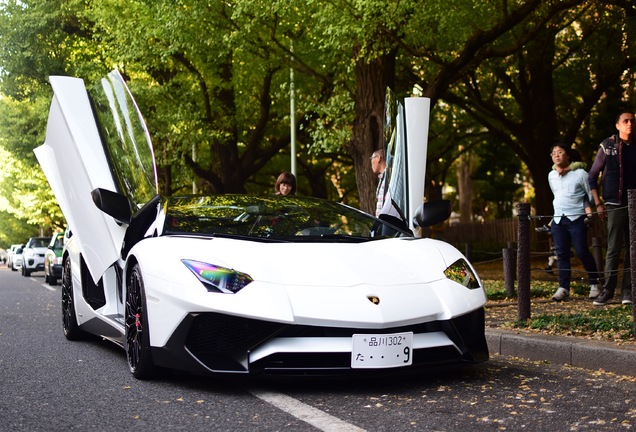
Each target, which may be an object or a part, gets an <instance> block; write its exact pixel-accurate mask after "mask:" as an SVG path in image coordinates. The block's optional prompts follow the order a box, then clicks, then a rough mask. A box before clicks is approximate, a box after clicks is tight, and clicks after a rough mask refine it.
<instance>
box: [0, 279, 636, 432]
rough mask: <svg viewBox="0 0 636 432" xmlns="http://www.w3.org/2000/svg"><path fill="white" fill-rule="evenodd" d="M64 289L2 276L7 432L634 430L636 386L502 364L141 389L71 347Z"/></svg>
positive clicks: (116, 368)
mask: <svg viewBox="0 0 636 432" xmlns="http://www.w3.org/2000/svg"><path fill="white" fill-rule="evenodd" d="M59 298H60V290H59V286H58V287H54V288H52V287H47V286H46V285H44V275H43V274H42V273H34V274H33V275H32V277H29V278H25V277H22V276H20V274H19V273H17V272H11V271H10V270H8V269H7V268H6V267H0V391H1V395H0V431H3V432H4V431H49V432H50V431H69V430H84V431H85V430H92V431H124V430H132V429H134V430H139V431H150V430H152V431H154V432H157V431H180V430H184V431H199V430H201V431H203V430H206V431H211V430H214V431H216V430H223V431H245V430H250V431H251V430H259V431H316V430H323V431H361V430H368V431H410V430H417V431H476V430H479V431H491V430H492V431H495V430H508V431H518V430H523V431H546V430H552V431H562V430H563V431H565V430H593V431H602V430H608V431H609V430H611V431H615V430H633V429H634V428H636V408H634V407H635V403H634V402H635V401H636V382H634V381H633V380H632V379H628V378H625V377H620V376H615V375H611V374H600V373H592V372H589V371H586V370H583V369H576V368H569V367H561V366H556V365H550V364H544V363H541V362H534V363H533V362H528V361H522V360H519V359H507V358H503V357H495V358H493V359H492V360H491V361H490V362H488V363H486V364H484V365H481V366H478V367H474V368H468V369H463V370H461V371H454V372H449V373H445V374H439V373H438V374H435V375H425V376H420V377H411V378H401V379H392V380H370V381H364V382H363V381H351V380H337V381H336V380H331V381H324V380H321V381H299V380H294V381H283V382H281V381H274V380H268V381H251V380H242V379H236V378H224V379H219V378H201V377H195V376H188V375H173V376H169V377H165V378H163V379H160V380H155V381H149V382H148V381H137V380H135V379H134V378H133V377H132V376H131V375H130V374H129V372H128V369H127V366H126V359H125V356H124V352H123V350H121V349H120V348H119V347H117V346H114V345H112V344H111V343H109V342H105V341H94V342H69V341H66V339H64V337H63V335H62V331H61V329H60V325H61V324H60V320H61V318H60V299H59Z"/></svg>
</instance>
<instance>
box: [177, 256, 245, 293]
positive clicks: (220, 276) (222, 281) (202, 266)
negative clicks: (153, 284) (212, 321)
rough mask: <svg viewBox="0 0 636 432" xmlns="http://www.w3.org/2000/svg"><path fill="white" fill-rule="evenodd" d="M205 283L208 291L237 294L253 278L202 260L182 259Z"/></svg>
mask: <svg viewBox="0 0 636 432" xmlns="http://www.w3.org/2000/svg"><path fill="white" fill-rule="evenodd" d="M181 262H182V263H184V264H185V265H186V267H188V268H189V269H190V271H191V272H192V273H194V274H195V276H196V277H197V278H198V279H199V280H200V281H201V283H203V285H205V287H206V288H207V290H208V291H211V292H220V293H225V294H235V293H237V292H239V291H240V290H242V289H243V288H245V287H246V286H247V285H248V284H249V283H250V282H252V281H253V280H254V279H252V278H251V277H250V276H249V275H246V274H245V273H241V272H237V271H234V270H231V269H228V268H225V267H219V266H215V265H212V264H208V263H204V262H201V261H192V260H181Z"/></svg>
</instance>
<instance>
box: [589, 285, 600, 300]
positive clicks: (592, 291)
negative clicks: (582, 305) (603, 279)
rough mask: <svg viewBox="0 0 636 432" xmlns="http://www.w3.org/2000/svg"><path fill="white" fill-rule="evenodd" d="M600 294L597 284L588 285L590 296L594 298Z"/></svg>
mask: <svg viewBox="0 0 636 432" xmlns="http://www.w3.org/2000/svg"><path fill="white" fill-rule="evenodd" d="M600 294H601V290H599V289H598V285H590V298H591V299H595V298H596V297H598V296H599V295H600Z"/></svg>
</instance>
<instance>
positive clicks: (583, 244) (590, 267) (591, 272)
mask: <svg viewBox="0 0 636 432" xmlns="http://www.w3.org/2000/svg"><path fill="white" fill-rule="evenodd" d="M584 219H585V218H582V217H580V218H578V219H576V220H574V221H571V220H570V219H568V218H567V217H561V220H560V221H559V223H556V222H553V223H552V226H551V230H552V239H553V240H554V246H555V247H556V251H557V268H558V269H559V286H560V287H562V288H565V289H567V290H569V289H570V277H571V273H572V270H571V266H570V248H571V247H572V246H574V251H575V252H576V256H577V257H579V259H580V260H581V262H582V263H583V267H584V268H585V271H586V272H587V277H588V280H589V283H590V285H596V284H598V269H597V268H596V262H595V261H594V257H593V256H592V254H591V253H590V249H589V248H588V246H587V227H586V226H585V222H584Z"/></svg>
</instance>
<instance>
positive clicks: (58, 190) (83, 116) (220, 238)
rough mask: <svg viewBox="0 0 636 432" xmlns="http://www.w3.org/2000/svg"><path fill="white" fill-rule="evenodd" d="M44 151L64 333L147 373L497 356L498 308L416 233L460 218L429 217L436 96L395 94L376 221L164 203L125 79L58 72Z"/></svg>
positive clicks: (295, 203)
mask: <svg viewBox="0 0 636 432" xmlns="http://www.w3.org/2000/svg"><path fill="white" fill-rule="evenodd" d="M50 81H51V85H52V87H53V90H54V98H53V101H52V104H51V110H50V115H49V121H48V127H47V134H46V142H45V143H44V144H43V145H41V146H40V147H38V148H37V149H36V150H35V152H36V155H37V157H38V160H39V162H40V164H41V166H42V168H43V170H44V172H45V174H46V176H47V179H48V181H49V183H50V185H51V187H52V189H53V191H54V193H55V195H56V197H57V199H58V202H59V204H60V207H61V209H62V211H63V212H64V215H65V217H66V219H67V222H68V224H69V227H70V230H71V233H72V235H71V236H70V238H69V239H68V241H67V243H66V246H65V250H64V255H63V268H64V271H63V276H62V323H63V330H64V334H65V336H66V338H67V339H70V340H74V339H81V338H82V337H83V336H85V335H87V334H94V335H99V336H101V337H104V338H107V339H109V340H111V341H113V342H115V343H117V344H119V345H121V346H122V347H123V348H125V350H126V356H127V359H128V365H129V367H130V370H131V372H132V373H133V375H134V376H135V377H137V378H140V379H143V378H148V377H152V376H154V375H155V374H156V373H157V372H158V371H161V370H162V369H163V368H169V369H178V370H183V371H189V372H192V373H200V374H209V373H233V374H287V375H315V374H319V375H336V374H379V373H400V372H415V371H423V370H430V369H432V368H438V367H452V366H459V365H462V364H471V363H477V362H482V361H485V360H487V359H488V348H487V345H486V340H485V337H484V304H485V302H486V295H485V292H484V289H483V286H482V283H481V281H480V279H479V277H478V276H477V274H476V273H475V271H474V269H473V267H472V265H471V264H470V263H469V262H467V260H466V259H465V257H464V256H463V255H462V254H461V253H460V252H459V251H458V250H457V249H455V248H454V247H452V246H451V245H449V244H447V243H444V242H441V241H437V240H433V239H428V238H420V237H417V236H414V235H413V234H412V233H413V232H418V230H419V228H420V227H425V226H428V225H431V224H435V223H439V222H440V221H442V220H444V219H445V218H446V217H448V214H449V207H448V203H430V204H429V203H427V204H422V196H423V188H424V172H423V171H424V166H425V162H426V134H427V130H428V123H427V122H428V111H427V110H428V100H426V99H424V98H415V99H406V100H405V103H404V104H402V103H398V102H397V101H396V100H395V99H394V98H392V97H390V98H388V99H387V116H386V124H385V136H386V137H387V138H386V150H385V151H386V153H387V156H388V157H387V159H388V161H389V168H388V171H387V176H388V178H389V180H388V181H389V188H388V190H389V195H390V203H391V207H392V208H391V209H389V210H388V211H387V212H386V214H382V215H381V216H380V218H375V217H373V216H371V215H368V214H366V213H363V212H361V211H358V210H356V209H353V208H350V207H347V206H345V205H342V204H338V203H335V202H330V201H325V200H319V199H313V198H308V197H288V196H274V195H271V196H270V195H268V196H251V195H206V196H180V197H163V196H160V195H158V194H157V177H156V169H155V162H154V156H153V151H152V145H151V142H150V138H149V135H148V132H147V129H146V126H145V124H144V122H143V119H142V117H141V115H140V113H139V111H138V109H137V107H136V104H135V102H134V99H133V98H132V96H131V95H130V92H129V91H128V88H127V87H126V85H125V83H124V80H123V79H122V77H121V75H120V74H119V73H118V72H117V71H113V72H111V73H110V74H109V75H108V76H107V77H105V78H104V79H102V80H101V82H100V83H99V84H98V85H97V86H94V87H91V88H90V89H88V90H87V88H86V87H85V85H84V82H83V81H82V80H81V79H78V78H71V77H60V76H56V77H51V78H50Z"/></svg>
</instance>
